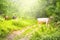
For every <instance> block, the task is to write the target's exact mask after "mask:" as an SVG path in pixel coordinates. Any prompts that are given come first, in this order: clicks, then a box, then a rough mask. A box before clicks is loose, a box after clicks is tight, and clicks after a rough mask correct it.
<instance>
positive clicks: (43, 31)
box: [30, 26, 60, 40]
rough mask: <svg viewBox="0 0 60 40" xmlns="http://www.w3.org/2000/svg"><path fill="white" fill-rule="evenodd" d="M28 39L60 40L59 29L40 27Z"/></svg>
mask: <svg viewBox="0 0 60 40" xmlns="http://www.w3.org/2000/svg"><path fill="white" fill-rule="evenodd" d="M30 40H60V30H59V28H56V27H52V26H50V27H48V28H47V27H44V26H43V27H41V28H40V29H39V30H37V31H36V32H35V33H34V34H33V36H32V37H31V39H30Z"/></svg>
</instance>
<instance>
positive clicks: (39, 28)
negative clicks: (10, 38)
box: [0, 18, 60, 40]
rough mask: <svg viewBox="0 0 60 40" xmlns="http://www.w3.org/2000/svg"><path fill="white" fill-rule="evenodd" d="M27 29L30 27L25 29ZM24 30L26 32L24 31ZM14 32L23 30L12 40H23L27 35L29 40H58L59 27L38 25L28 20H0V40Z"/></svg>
mask: <svg viewBox="0 0 60 40" xmlns="http://www.w3.org/2000/svg"><path fill="white" fill-rule="evenodd" d="M27 27H30V28H28V29H27ZM24 28H25V29H26V30H24ZM14 30H24V32H23V33H22V34H21V35H20V36H16V37H15V39H14V40H18V39H20V38H24V37H25V36H26V35H27V34H28V36H31V35H32V36H31V37H30V40H60V27H55V26H53V25H50V26H49V27H46V25H45V24H42V25H38V24H37V22H36V20H30V19H27V20H26V19H21V18H20V19H19V18H18V19H11V20H4V19H0V40H5V37H6V36H7V35H8V34H9V33H11V32H12V31H14Z"/></svg>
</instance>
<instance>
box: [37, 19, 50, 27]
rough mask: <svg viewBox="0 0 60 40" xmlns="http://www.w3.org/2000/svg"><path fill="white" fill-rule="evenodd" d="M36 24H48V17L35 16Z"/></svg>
mask: <svg viewBox="0 0 60 40" xmlns="http://www.w3.org/2000/svg"><path fill="white" fill-rule="evenodd" d="M37 21H38V24H42V23H46V26H48V23H49V18H37Z"/></svg>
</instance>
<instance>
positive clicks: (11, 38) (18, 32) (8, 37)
mask: <svg viewBox="0 0 60 40" xmlns="http://www.w3.org/2000/svg"><path fill="white" fill-rule="evenodd" d="M33 26H34V25H33ZM30 28H32V26H28V27H26V28H23V29H22V30H18V31H14V32H12V33H11V34H9V35H8V36H7V40H14V38H15V37H16V36H17V35H21V34H22V33H24V32H25V31H26V30H28V29H30ZM26 38H27V37H26ZM26 38H25V37H24V40H25V39H26ZM19 40H21V39H19ZM26 40H28V39H26Z"/></svg>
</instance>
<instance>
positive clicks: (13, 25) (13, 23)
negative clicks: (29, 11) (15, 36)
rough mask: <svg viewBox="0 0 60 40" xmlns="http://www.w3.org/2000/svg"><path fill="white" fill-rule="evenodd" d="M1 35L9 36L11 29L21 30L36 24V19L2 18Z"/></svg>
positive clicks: (0, 23) (0, 22) (0, 24)
mask: <svg viewBox="0 0 60 40" xmlns="http://www.w3.org/2000/svg"><path fill="white" fill-rule="evenodd" d="M0 20H1V21H0V37H5V36H7V35H8V34H9V33H10V32H11V31H14V30H21V29H22V28H24V27H26V26H30V25H33V24H35V23H36V22H34V23H33V21H34V20H23V19H14V20H13V19H12V20H4V19H3V20H2V18H1V19H0Z"/></svg>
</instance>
